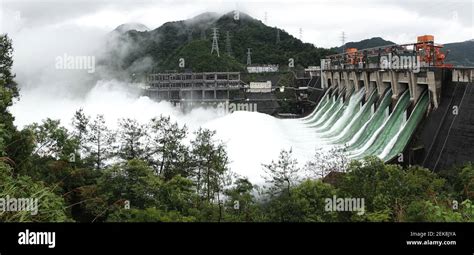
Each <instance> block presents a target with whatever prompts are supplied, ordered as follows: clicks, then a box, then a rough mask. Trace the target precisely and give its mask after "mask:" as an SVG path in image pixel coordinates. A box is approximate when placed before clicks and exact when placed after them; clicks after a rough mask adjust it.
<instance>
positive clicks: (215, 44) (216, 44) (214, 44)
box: [211, 27, 221, 57]
mask: <svg viewBox="0 0 474 255" xmlns="http://www.w3.org/2000/svg"><path fill="white" fill-rule="evenodd" d="M218 38H219V32H218V29H217V27H215V28H213V29H212V49H211V54H212V53H214V51H216V52H217V56H218V57H220V56H221V55H220V54H219V39H218Z"/></svg>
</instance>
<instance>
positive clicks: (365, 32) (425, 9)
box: [0, 0, 474, 47]
mask: <svg viewBox="0 0 474 255" xmlns="http://www.w3.org/2000/svg"><path fill="white" fill-rule="evenodd" d="M0 3H1V4H0V10H1V12H0V15H1V17H0V21H1V23H0V31H1V32H2V33H4V32H7V33H10V34H15V33H18V32H21V31H22V30H25V29H35V28H38V27H50V28H51V27H53V28H54V27H58V28H59V27H61V26H65V25H67V26H70V25H77V26H79V27H83V28H84V29H86V28H98V29H101V30H104V31H109V30H112V29H114V28H115V27H117V26H118V25H120V24H123V23H127V22H139V23H143V24H145V25H146V26H148V27H149V28H152V29H153V28H156V27H158V26H160V25H161V24H163V23H164V22H167V21H175V20H183V19H188V18H191V17H193V16H196V15H198V14H200V13H202V12H206V11H212V12H219V13H226V12H229V11H232V10H234V9H239V10H240V11H242V12H245V13H247V14H249V15H251V16H253V17H254V18H257V19H260V20H262V21H264V20H265V13H266V14H267V20H266V23H267V25H269V26H277V27H279V28H282V29H284V30H286V31H287V32H289V33H291V34H293V35H294V36H296V37H300V28H301V29H302V39H303V41H305V42H309V43H313V44H315V45H316V46H320V47H331V46H339V45H341V33H342V31H344V32H345V34H346V37H347V39H346V40H347V41H358V40H362V39H366V38H371V37H374V36H380V37H383V38H384V39H387V40H391V41H394V42H396V43H410V42H414V41H415V40H416V36H417V35H423V34H433V35H434V36H435V40H436V42H438V43H448V42H458V41H465V40H470V39H473V38H474V29H473V23H474V18H473V13H474V0H454V1H446V0H444V1H439V0H411V1H410V0H401V1H395V0H388V1H380V0H361V1H353V0H347V1H346V0H295V1H294V0H288V1H281V0H258V1H255V0H254V1H247V0H241V1H226V0H194V1H191V0H174V1H172V0H155V1H151V0H138V1H137V0H47V1H44V0H43V1H42V0H14V1H13V0H0Z"/></svg>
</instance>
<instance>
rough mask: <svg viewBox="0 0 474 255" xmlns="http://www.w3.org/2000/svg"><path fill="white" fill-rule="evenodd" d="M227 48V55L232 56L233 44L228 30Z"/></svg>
mask: <svg viewBox="0 0 474 255" xmlns="http://www.w3.org/2000/svg"><path fill="white" fill-rule="evenodd" d="M225 49H226V51H227V55H229V56H232V45H231V43H230V33H229V31H227V33H226V36H225Z"/></svg>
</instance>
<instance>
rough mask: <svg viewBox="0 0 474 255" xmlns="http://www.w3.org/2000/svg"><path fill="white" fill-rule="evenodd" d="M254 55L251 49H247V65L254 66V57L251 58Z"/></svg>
mask: <svg viewBox="0 0 474 255" xmlns="http://www.w3.org/2000/svg"><path fill="white" fill-rule="evenodd" d="M251 55H252V53H251V52H250V48H247V65H248V66H249V65H251V64H252V57H251Z"/></svg>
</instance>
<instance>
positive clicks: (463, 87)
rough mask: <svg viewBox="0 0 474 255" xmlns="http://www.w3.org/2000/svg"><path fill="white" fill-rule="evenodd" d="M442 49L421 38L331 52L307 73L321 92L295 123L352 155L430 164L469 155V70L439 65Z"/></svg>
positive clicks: (473, 127)
mask: <svg viewBox="0 0 474 255" xmlns="http://www.w3.org/2000/svg"><path fill="white" fill-rule="evenodd" d="M441 48H442V46H441V45H436V44H434V40H433V37H432V36H421V37H418V42H417V43H414V44H409V45H391V46H385V47H379V48H373V49H364V50H357V49H347V50H346V52H345V53H342V54H337V55H332V56H329V57H328V58H326V59H324V60H322V61H321V62H322V63H321V67H320V73H317V74H316V73H313V74H312V75H315V76H320V78H321V79H320V80H321V87H322V88H323V89H324V90H325V93H324V95H323V96H322V97H321V99H320V101H319V103H318V105H317V107H316V108H315V109H314V111H312V112H311V113H310V114H309V115H307V116H306V117H304V118H302V119H300V121H301V122H303V123H304V124H305V125H307V126H308V127H310V128H312V129H314V132H317V133H318V136H319V137H321V139H322V141H324V142H325V143H328V144H333V145H335V146H343V148H344V150H345V151H346V154H347V155H348V157H349V158H351V159H361V158H363V157H365V156H369V155H374V156H377V157H379V158H381V159H382V160H384V161H385V162H394V163H398V164H406V165H408V164H419V165H422V166H425V167H427V168H430V169H432V170H441V169H444V168H447V167H451V166H453V165H461V164H464V163H466V162H469V161H474V146H473V144H474V91H473V90H472V87H473V85H472V80H473V79H474V68H464V67H454V66H452V65H449V64H445V63H444V58H445V56H444V54H443V53H441V51H440V50H439V49H441ZM394 57H396V60H390V58H392V59H393V58H394ZM384 58H385V59H388V60H389V61H391V62H389V63H388V64H387V63H386V62H384V60H385V59H384ZM404 58H405V59H404ZM407 59H408V60H413V61H411V62H410V61H407ZM396 61H401V64H400V63H396ZM392 63H394V64H396V65H393V66H390V65H391V64H392Z"/></svg>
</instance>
